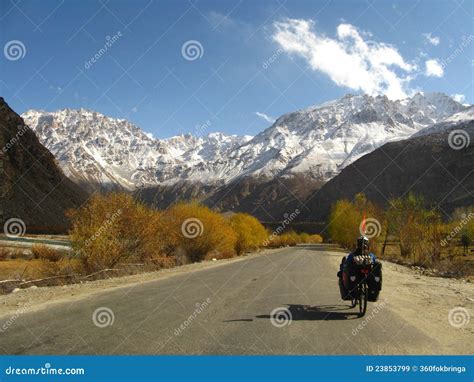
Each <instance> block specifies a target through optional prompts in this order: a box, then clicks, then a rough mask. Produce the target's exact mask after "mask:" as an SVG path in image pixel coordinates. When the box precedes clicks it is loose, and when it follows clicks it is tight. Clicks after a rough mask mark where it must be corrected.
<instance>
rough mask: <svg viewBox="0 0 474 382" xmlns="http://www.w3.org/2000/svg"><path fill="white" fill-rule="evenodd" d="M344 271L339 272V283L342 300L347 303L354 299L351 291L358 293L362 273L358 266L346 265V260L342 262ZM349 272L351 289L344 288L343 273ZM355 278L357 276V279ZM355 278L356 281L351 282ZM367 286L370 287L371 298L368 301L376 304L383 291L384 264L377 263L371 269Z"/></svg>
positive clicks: (348, 277) (348, 278)
mask: <svg viewBox="0 0 474 382" xmlns="http://www.w3.org/2000/svg"><path fill="white" fill-rule="evenodd" d="M341 269H342V271H339V272H338V274H337V275H338V281H339V292H340V294H341V299H342V300H345V301H350V300H351V299H352V296H351V291H356V290H357V286H358V285H359V282H360V281H361V278H360V271H359V269H358V267H357V266H354V267H350V268H349V267H348V266H347V264H345V259H343V261H342V262H341ZM343 272H347V280H348V284H349V289H348V290H347V289H345V288H344V284H343V281H342V277H343V275H342V273H343ZM353 276H356V277H355V278H354V277H353ZM351 278H354V281H352V280H351ZM367 286H368V287H369V296H368V300H369V301H371V302H375V301H377V300H378V297H379V293H380V291H381V290H382V264H381V263H380V262H379V261H376V262H375V264H374V265H372V267H371V271H370V273H369V274H368V275H367Z"/></svg>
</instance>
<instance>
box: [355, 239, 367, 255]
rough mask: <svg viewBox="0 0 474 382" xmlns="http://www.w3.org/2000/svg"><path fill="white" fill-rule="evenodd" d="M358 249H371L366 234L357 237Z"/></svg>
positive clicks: (363, 250)
mask: <svg viewBox="0 0 474 382" xmlns="http://www.w3.org/2000/svg"><path fill="white" fill-rule="evenodd" d="M357 249H358V250H360V251H362V252H365V251H368V250H369V239H368V238H367V237H365V236H361V237H359V238H358V239H357Z"/></svg>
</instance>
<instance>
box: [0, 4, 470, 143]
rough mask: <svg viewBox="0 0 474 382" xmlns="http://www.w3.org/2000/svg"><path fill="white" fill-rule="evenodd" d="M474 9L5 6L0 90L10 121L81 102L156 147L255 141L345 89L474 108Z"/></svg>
mask: <svg viewBox="0 0 474 382" xmlns="http://www.w3.org/2000/svg"><path fill="white" fill-rule="evenodd" d="M472 4H473V3H472V1H469V0H465V1H463V0H456V1H420V2H413V1H373V0H368V1H366V0H364V1H349V0H345V1H336V0H332V1H327V0H323V1H286V2H285V1H284V0H278V1H251V0H243V1H240V0H232V1H230V0H229V1H204V0H201V1H196V0H190V1H181V0H176V1H171V0H169V1H153V0H144V1H141V0H139V1H131V0H129V1H125V0H121V1H113V0H110V1H106V0H102V1H87V0H86V1H61V0H59V1H58V0H54V1H48V0H44V1H39V0H37V1H16V0H15V1H8V0H0V37H1V39H0V43H1V45H2V48H3V49H2V50H3V55H1V56H0V73H1V74H0V81H1V82H0V89H1V95H2V96H3V97H4V98H5V99H6V101H7V102H8V103H9V104H10V105H11V106H12V107H13V108H14V109H15V110H16V111H17V112H19V113H22V112H24V111H26V110H28V109H30V108H34V109H44V110H48V111H53V110H57V109H61V108H66V107H67V108H80V107H84V108H88V109H93V110H96V111H98V112H100V113H103V114H105V115H109V116H112V117H116V118H126V119H128V120H130V121H132V122H133V123H135V124H137V125H138V126H139V127H141V128H142V129H144V130H145V131H147V132H151V133H152V134H153V135H154V136H155V137H158V138H165V137H169V136H173V135H177V134H182V133H187V132H191V133H193V134H200V133H202V132H205V133H207V132H213V131H222V132H225V133H229V134H251V135H254V134H256V133H258V132H259V131H261V130H263V129H264V128H266V127H268V126H269V125H270V124H271V121H272V119H273V118H275V117H278V116H280V115H281V114H284V113H286V112H290V111H294V110H297V109H301V108H305V107H308V106H310V105H314V104H318V103H322V102H325V101H328V100H331V99H335V98H339V97H342V96H343V95H344V94H347V93H353V94H355V93H361V92H366V93H369V94H386V95H387V96H389V97H390V98H400V97H403V96H404V95H410V94H412V93H413V92H415V91H425V92H429V91H442V92H445V93H447V94H449V95H457V97H459V98H460V99H462V98H464V101H463V102H466V103H473V99H474V97H473V85H472V82H473V69H474V66H473V55H472V52H473V47H474V31H473V14H474V11H473V5H472ZM186 47H187V48H188V49H186ZM94 57H95V58H94ZM92 59H93V60H92ZM93 61H95V62H93Z"/></svg>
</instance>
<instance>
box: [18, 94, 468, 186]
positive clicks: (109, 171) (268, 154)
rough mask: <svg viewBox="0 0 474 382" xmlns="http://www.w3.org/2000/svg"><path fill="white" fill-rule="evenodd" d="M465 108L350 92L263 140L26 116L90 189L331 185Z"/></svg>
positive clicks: (421, 98)
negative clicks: (253, 182) (154, 132)
mask: <svg viewBox="0 0 474 382" xmlns="http://www.w3.org/2000/svg"><path fill="white" fill-rule="evenodd" d="M466 108H467V107H466V106H464V105H462V104H460V103H458V102H456V101H454V100H453V99H452V98H450V97H448V96H446V95H445V94H442V93H426V94H421V93H417V94H415V95H414V96H413V97H411V98H407V99H404V100H398V101H391V100H389V99H388V98H387V97H385V96H376V97H371V96H367V95H350V94H349V95H346V96H344V97H342V98H341V99H339V100H333V101H329V102H325V103H323V104H321V105H316V106H311V107H308V108H306V109H302V110H298V111H295V112H291V113H286V114H284V115H282V116H281V117H279V118H278V119H277V120H276V121H275V123H273V124H272V125H271V126H269V127H268V128H267V129H265V130H263V131H262V132H261V133H259V134H257V135H256V136H255V137H249V136H243V137H240V136H235V135H225V134H223V133H210V134H208V135H206V136H198V137H195V136H192V135H191V134H184V135H180V136H176V137H170V138H167V139H153V138H151V137H150V136H149V134H147V133H145V132H144V131H142V130H141V129H140V128H138V127H137V126H135V125H133V124H132V123H130V122H128V121H126V120H124V119H113V118H110V117H106V116H104V115H102V114H100V113H98V112H95V111H91V110H87V109H78V110H74V109H62V110H59V111H57V112H44V111H35V110H30V111H27V112H25V113H24V114H23V117H24V118H25V121H26V123H27V124H28V125H29V126H30V127H31V128H32V129H33V130H34V131H35V132H36V133H37V135H38V137H39V139H40V141H41V142H42V143H43V144H44V145H45V146H46V147H48V148H49V149H50V150H51V151H52V152H53V153H54V154H55V156H56V157H57V158H58V161H59V163H60V164H61V167H62V168H63V171H64V172H65V173H66V174H67V175H68V176H69V177H70V178H72V179H73V180H74V181H75V182H76V183H79V184H82V185H86V187H87V185H90V186H89V189H90V190H94V189H97V188H100V187H103V188H105V189H110V188H112V189H113V188H124V189H127V190H134V189H141V188H143V187H150V186H172V185H174V184H178V183H180V182H182V181H189V182H197V183H205V184H208V185H215V186H219V187H220V186H223V185H226V184H231V183H233V182H235V181H236V180H238V179H245V178H248V177H252V178H255V179H261V180H262V181H270V180H272V179H274V178H275V177H279V178H291V177H294V176H296V175H298V176H299V175H302V174H304V175H305V176H307V177H308V178H309V179H313V180H314V181H315V182H325V181H327V180H329V179H331V178H333V177H334V176H335V175H337V174H338V173H339V172H340V171H341V170H342V169H343V168H344V167H346V166H347V165H349V164H350V163H352V162H354V161H355V160H357V159H358V158H360V157H361V156H363V155H365V154H367V153H369V152H371V151H373V150H375V149H376V148H377V147H380V146H381V145H383V144H384V143H386V142H389V141H394V140H400V139H405V138H407V137H409V136H411V135H413V134H415V133H417V132H418V131H420V130H422V129H423V128H425V127H427V126H429V125H431V124H433V123H436V122H439V121H441V120H443V119H445V118H447V117H449V116H450V115H452V114H454V113H456V112H460V111H463V110H465V109H466ZM66 138H67V139H66Z"/></svg>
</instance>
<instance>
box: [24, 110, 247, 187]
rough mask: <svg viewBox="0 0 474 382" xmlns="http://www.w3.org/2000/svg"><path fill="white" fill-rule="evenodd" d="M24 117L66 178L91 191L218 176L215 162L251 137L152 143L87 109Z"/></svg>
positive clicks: (182, 137)
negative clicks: (96, 188)
mask: <svg viewBox="0 0 474 382" xmlns="http://www.w3.org/2000/svg"><path fill="white" fill-rule="evenodd" d="M22 117H23V119H24V120H25V123H26V124H27V125H29V126H30V127H31V128H32V129H33V130H34V131H35V132H36V134H37V135H38V137H39V139H40V141H41V142H42V143H43V144H44V145H45V146H46V147H48V148H49V150H50V151H51V152H52V153H54V155H55V156H56V158H57V160H58V161H59V163H60V166H61V167H62V169H63V171H64V172H65V174H66V175H67V176H69V177H70V178H71V179H73V180H74V181H76V182H77V183H80V184H82V185H86V186H87V185H92V188H94V187H96V186H98V185H100V186H105V187H111V186H112V187H113V186H120V187H123V188H125V189H129V190H133V189H134V188H136V187H137V186H147V185H154V184H159V183H160V184H162V183H164V184H167V183H171V184H172V183H174V182H176V181H178V180H180V179H186V180H193V179H194V176H197V175H198V174H199V176H201V175H203V174H206V173H209V174H210V175H213V176H219V174H216V173H215V172H214V168H213V163H214V162H215V161H216V160H217V159H218V158H225V157H226V155H227V154H228V153H229V152H231V151H232V150H233V149H235V147H237V146H239V145H241V144H243V143H245V142H247V141H248V140H249V139H250V138H251V137H248V136H243V137H238V136H233V135H232V136H228V135H224V134H221V133H211V134H208V135H207V136H204V137H194V136H192V135H190V134H185V135H180V136H175V137H172V138H169V139H165V140H159V139H153V138H152V137H151V136H150V135H149V134H146V133H145V132H144V131H142V130H141V129H139V128H138V127H137V126H135V125H133V124H132V123H130V122H128V121H126V120H124V119H113V118H109V117H106V116H104V115H102V114H100V113H97V112H94V111H90V110H85V109H79V110H72V109H63V110H59V111H56V112H45V111H37V110H29V111H27V112H26V113H24V114H23V115H22ZM196 180H202V179H200V178H196Z"/></svg>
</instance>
